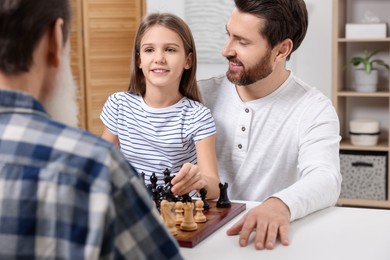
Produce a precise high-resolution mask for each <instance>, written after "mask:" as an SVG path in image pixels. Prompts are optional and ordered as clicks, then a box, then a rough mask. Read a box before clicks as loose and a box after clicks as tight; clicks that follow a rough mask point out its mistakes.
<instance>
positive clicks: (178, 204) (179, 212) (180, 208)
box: [175, 201, 184, 225]
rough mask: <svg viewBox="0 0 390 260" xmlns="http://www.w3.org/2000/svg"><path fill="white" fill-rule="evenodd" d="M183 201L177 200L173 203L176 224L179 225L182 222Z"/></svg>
mask: <svg viewBox="0 0 390 260" xmlns="http://www.w3.org/2000/svg"><path fill="white" fill-rule="evenodd" d="M183 211H184V210H183V202H181V201H178V202H176V204H175V212H176V216H175V217H176V225H180V224H181V223H182V222H183V219H184V217H183Z"/></svg>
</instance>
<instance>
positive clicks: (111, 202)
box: [0, 90, 182, 260]
mask: <svg viewBox="0 0 390 260" xmlns="http://www.w3.org/2000/svg"><path fill="white" fill-rule="evenodd" d="M181 258H182V257H181V255H180V252H179V248H178V245H177V242H176V241H175V240H174V239H173V238H172V236H171V235H170V234H169V232H168V231H167V229H166V228H165V227H164V225H163V224H162V221H161V218H160V217H159V215H158V213H157V210H156V209H155V208H154V206H153V204H152V203H151V199H150V197H149V196H148V194H147V192H146V189H145V188H144V186H143V184H142V183H141V182H140V180H139V178H137V177H136V175H134V170H133V169H131V168H130V167H129V165H128V164H127V163H126V161H125V160H124V159H123V157H122V156H121V154H120V152H119V150H118V149H116V148H115V146H113V145H111V144H109V143H108V142H105V141H103V140H101V139H100V138H98V137H96V136H94V135H92V134H90V133H88V132H87V131H84V130H81V129H77V128H73V127H69V126H65V125H63V124H60V123H58V122H56V121H53V120H52V119H50V117H49V116H48V115H47V113H46V112H45V111H44V109H43V108H42V106H41V105H40V104H39V103H38V102H37V101H36V100H35V99H33V97H31V96H29V95H27V94H22V93H20V92H13V91H4V90H0V259H77V260H78V259H88V260H89V259H181Z"/></svg>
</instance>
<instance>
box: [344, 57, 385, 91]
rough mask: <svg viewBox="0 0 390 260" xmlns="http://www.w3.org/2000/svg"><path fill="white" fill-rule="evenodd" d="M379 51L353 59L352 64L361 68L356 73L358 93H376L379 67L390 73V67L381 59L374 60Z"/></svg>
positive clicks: (355, 83) (355, 80)
mask: <svg viewBox="0 0 390 260" xmlns="http://www.w3.org/2000/svg"><path fill="white" fill-rule="evenodd" d="M377 53H378V51H368V50H365V51H364V55H363V56H356V57H353V58H352V59H351V63H352V65H353V66H355V67H359V65H362V66H360V67H359V68H357V69H355V71H354V85H355V89H356V91H358V92H375V91H376V90H377V85H378V70H377V69H376V68H377V66H383V67H385V68H386V69H387V71H389V65H388V64H386V63H385V62H384V61H383V60H381V59H374V55H375V54H377Z"/></svg>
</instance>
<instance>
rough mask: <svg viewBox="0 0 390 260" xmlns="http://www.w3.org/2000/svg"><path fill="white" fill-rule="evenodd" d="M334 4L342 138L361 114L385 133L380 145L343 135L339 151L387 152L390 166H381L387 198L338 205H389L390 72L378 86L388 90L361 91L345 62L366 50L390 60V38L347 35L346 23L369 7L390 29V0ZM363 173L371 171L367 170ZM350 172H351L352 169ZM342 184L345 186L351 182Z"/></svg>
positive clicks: (335, 82)
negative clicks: (358, 142) (362, 143)
mask: <svg viewBox="0 0 390 260" xmlns="http://www.w3.org/2000/svg"><path fill="white" fill-rule="evenodd" d="M332 6H333V12H332V14H333V19H332V21H333V29H332V30H333V39H332V97H333V98H332V100H333V104H334V106H335V109H336V112H337V114H338V116H339V119H340V131H341V135H342V136H343V137H344V136H348V132H349V122H350V120H352V119H357V118H360V117H361V118H367V117H369V118H372V119H375V120H378V121H380V123H381V132H382V134H381V136H380V138H381V139H380V141H379V143H378V145H375V146H356V145H352V144H351V142H350V140H349V139H348V138H343V139H342V141H341V143H340V150H345V151H351V152H355V151H356V154H359V153H358V152H367V154H370V152H372V153H373V154H374V153H376V152H384V153H387V162H386V163H387V166H384V167H385V169H383V168H381V170H384V171H385V172H386V173H385V174H386V176H385V177H386V178H384V181H385V182H386V183H385V184H386V185H385V186H386V191H385V193H386V194H385V195H386V196H385V197H386V200H368V199H360V198H356V199H351V198H340V199H339V200H338V205H342V206H356V207H377V208H390V191H389V187H390V161H389V158H390V144H389V140H390V113H389V112H390V91H389V90H390V76H389V73H387V75H386V74H385V72H384V73H383V74H382V76H381V78H380V83H379V85H378V86H379V89H385V90H384V91H378V92H375V93H361V92H356V91H353V90H351V89H352V87H353V86H352V84H353V80H352V79H351V76H352V73H351V71H350V70H348V69H347V70H346V64H349V61H350V60H351V58H352V57H354V56H355V55H357V54H360V53H362V52H363V51H364V50H367V49H372V50H378V51H380V52H379V53H378V54H377V55H378V57H379V58H381V59H384V60H385V62H386V63H390V37H386V38H358V39H350V38H345V33H346V32H345V30H346V28H345V27H346V26H345V25H346V24H347V23H358V22H359V19H360V18H362V16H363V15H364V12H365V10H367V9H368V10H370V11H372V12H373V13H374V14H375V15H377V16H378V17H379V19H380V20H381V21H383V22H385V23H386V24H388V25H387V26H388V28H387V31H389V24H390V16H388V14H387V13H386V12H384V11H383V10H388V9H389V8H390V1H382V0H359V1H351V0H333V5H332ZM343 167H348V166H343ZM381 167H383V166H381ZM343 170H344V171H345V172H347V171H348V170H349V169H347V168H343V169H342V171H343ZM364 173H369V172H368V171H367V172H366V171H364ZM342 174H343V172H342ZM349 174H351V173H350V172H349ZM356 174H357V173H356ZM351 176H352V177H353V176H354V175H348V177H351ZM350 185H355V183H353V184H352V183H351V184H350ZM343 187H344V188H346V187H348V185H345V186H343ZM367 189H369V188H367ZM362 190H363V188H362ZM355 194H357V193H355ZM362 194H363V192H362ZM356 197H358V196H356Z"/></svg>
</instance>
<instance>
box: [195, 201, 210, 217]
mask: <svg viewBox="0 0 390 260" xmlns="http://www.w3.org/2000/svg"><path fill="white" fill-rule="evenodd" d="M203 205H204V202H203V201H202V200H197V201H196V202H195V211H196V213H195V216H194V220H195V222H196V223H203V222H206V221H207V218H206V216H205V215H204V214H203Z"/></svg>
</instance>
